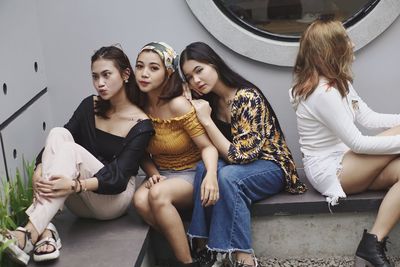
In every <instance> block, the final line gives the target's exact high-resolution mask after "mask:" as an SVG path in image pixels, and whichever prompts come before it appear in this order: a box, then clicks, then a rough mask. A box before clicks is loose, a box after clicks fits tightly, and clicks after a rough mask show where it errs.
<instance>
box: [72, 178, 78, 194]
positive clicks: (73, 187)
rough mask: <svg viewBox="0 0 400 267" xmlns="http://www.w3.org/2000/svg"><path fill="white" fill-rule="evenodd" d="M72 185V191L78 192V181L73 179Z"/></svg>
mask: <svg viewBox="0 0 400 267" xmlns="http://www.w3.org/2000/svg"><path fill="white" fill-rule="evenodd" d="M72 182H73V183H72V184H71V191H72V192H76V187H77V183H78V182H77V181H76V179H72Z"/></svg>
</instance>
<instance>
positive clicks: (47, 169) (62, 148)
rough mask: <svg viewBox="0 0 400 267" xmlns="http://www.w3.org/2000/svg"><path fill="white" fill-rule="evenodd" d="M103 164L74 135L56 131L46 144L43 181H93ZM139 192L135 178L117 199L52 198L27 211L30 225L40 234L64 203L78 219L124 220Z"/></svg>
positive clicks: (84, 194)
mask: <svg viewBox="0 0 400 267" xmlns="http://www.w3.org/2000/svg"><path fill="white" fill-rule="evenodd" d="M103 166H104V165H103V163H101V162H100V161H99V160H98V159H97V158H96V157H94V156H93V155H92V154H91V153H90V152H88V151H87V150H86V149H84V148H83V147H82V146H80V145H78V144H76V143H75V142H74V139H73V137H72V135H71V133H70V132H69V131H68V130H67V129H65V128H62V127H56V128H53V129H52V130H51V131H50V133H49V136H48V137H47V140H46V146H45V149H44V151H43V155H42V178H43V179H49V178H50V177H51V176H52V175H59V174H63V175H65V176H67V177H71V179H73V178H76V177H77V176H78V174H79V173H80V179H87V178H91V177H93V175H94V174H96V173H97V172H98V171H99V170H100V169H101V168H102V167H103ZM134 191H135V178H134V177H132V178H131V180H130V181H129V183H128V186H127V188H126V190H125V191H124V192H122V193H120V194H117V195H102V194H96V193H94V192H90V191H87V192H82V193H81V194H79V195H78V194H74V193H73V194H71V195H69V196H65V197H58V198H52V199H51V202H48V201H46V200H43V201H42V204H40V203H39V202H37V201H36V202H34V203H33V204H32V205H31V206H30V207H29V208H28V210H27V211H26V213H27V214H28V216H29V221H30V222H31V223H32V224H33V225H34V227H35V228H36V230H37V231H38V232H39V234H41V233H43V231H44V230H45V228H46V226H47V225H48V224H49V222H50V221H51V220H52V219H53V217H54V216H55V214H56V213H57V211H58V210H59V209H62V207H63V205H64V202H65V204H66V205H67V207H68V208H69V209H70V210H71V211H72V212H73V213H74V214H76V215H77V216H79V217H84V218H94V219H99V220H108V219H113V218H116V217H119V216H121V215H122V214H124V213H125V212H126V210H127V208H128V207H129V205H130V203H131V200H132V196H133V193H134Z"/></svg>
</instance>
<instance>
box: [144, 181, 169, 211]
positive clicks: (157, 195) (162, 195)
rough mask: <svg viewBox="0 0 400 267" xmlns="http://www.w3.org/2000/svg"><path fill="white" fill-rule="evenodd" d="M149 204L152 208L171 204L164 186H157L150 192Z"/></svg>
mask: <svg viewBox="0 0 400 267" xmlns="http://www.w3.org/2000/svg"><path fill="white" fill-rule="evenodd" d="M149 203H150V205H151V207H161V206H163V205H166V204H169V203H171V201H170V199H169V198H168V197H167V194H166V192H165V190H163V188H162V186H161V185H159V184H155V185H153V186H152V187H151V188H150V190H149Z"/></svg>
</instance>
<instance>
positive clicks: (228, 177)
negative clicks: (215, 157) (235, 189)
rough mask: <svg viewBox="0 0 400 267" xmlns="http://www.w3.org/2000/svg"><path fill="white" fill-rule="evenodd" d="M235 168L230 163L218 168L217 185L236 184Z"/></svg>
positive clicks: (230, 185) (227, 185) (229, 185)
mask: <svg viewBox="0 0 400 267" xmlns="http://www.w3.org/2000/svg"><path fill="white" fill-rule="evenodd" d="M234 169H235V168H233V167H232V166H231V165H228V166H225V167H223V168H221V169H219V170H218V172H217V177H218V185H219V186H220V187H232V186H234V185H235V184H236V174H235V170H234Z"/></svg>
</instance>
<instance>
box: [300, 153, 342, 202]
mask: <svg viewBox="0 0 400 267" xmlns="http://www.w3.org/2000/svg"><path fill="white" fill-rule="evenodd" d="M344 153H345V152H343V151H338V152H333V153H330V154H328V155H324V156H305V157H304V158H303V164H304V171H305V173H306V176H307V178H308V181H310V183H311V185H312V186H313V187H314V188H315V189H316V190H317V191H318V192H320V193H321V194H322V195H324V196H326V197H327V198H326V200H327V202H329V203H330V204H331V205H336V204H337V201H338V199H339V198H344V197H346V194H345V193H344V191H343V188H342V186H341V185H340V180H339V176H340V173H341V171H342V160H343V156H344Z"/></svg>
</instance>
